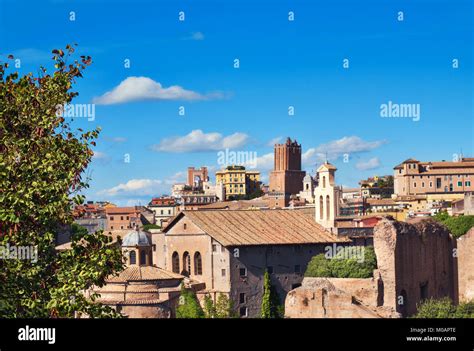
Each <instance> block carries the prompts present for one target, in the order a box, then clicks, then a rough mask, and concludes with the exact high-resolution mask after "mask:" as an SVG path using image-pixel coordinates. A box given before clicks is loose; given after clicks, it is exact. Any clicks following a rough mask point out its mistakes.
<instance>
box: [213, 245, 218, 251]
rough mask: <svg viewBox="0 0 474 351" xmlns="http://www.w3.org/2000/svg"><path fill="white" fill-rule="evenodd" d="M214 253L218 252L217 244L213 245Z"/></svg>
mask: <svg viewBox="0 0 474 351" xmlns="http://www.w3.org/2000/svg"><path fill="white" fill-rule="evenodd" d="M212 252H217V245H216V244H212Z"/></svg>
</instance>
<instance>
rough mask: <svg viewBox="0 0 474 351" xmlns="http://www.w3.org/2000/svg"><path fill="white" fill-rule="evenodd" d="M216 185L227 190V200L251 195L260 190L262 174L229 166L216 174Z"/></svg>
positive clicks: (240, 167)
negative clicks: (220, 185)
mask: <svg viewBox="0 0 474 351" xmlns="http://www.w3.org/2000/svg"><path fill="white" fill-rule="evenodd" d="M216 184H222V185H223V186H224V189H225V200H231V199H236V198H239V197H243V196H245V195H250V194H252V193H254V192H255V191H257V190H259V189H260V172H259V171H248V170H246V169H245V167H243V166H229V167H227V168H226V169H224V170H221V171H217V172H216Z"/></svg>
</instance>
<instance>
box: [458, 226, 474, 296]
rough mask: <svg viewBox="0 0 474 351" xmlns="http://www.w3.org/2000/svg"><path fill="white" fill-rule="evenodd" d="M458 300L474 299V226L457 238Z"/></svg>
mask: <svg viewBox="0 0 474 351" xmlns="http://www.w3.org/2000/svg"><path fill="white" fill-rule="evenodd" d="M457 249H458V251H457V257H458V281H459V301H460V302H466V301H471V300H474V257H473V256H474V228H471V229H470V230H469V231H468V232H467V233H466V234H465V235H463V236H462V237H460V238H459V239H458V240H457Z"/></svg>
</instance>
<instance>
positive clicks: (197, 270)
mask: <svg viewBox="0 0 474 351" xmlns="http://www.w3.org/2000/svg"><path fill="white" fill-rule="evenodd" d="M194 275H202V258H201V254H200V253H199V252H196V253H195V254H194Z"/></svg>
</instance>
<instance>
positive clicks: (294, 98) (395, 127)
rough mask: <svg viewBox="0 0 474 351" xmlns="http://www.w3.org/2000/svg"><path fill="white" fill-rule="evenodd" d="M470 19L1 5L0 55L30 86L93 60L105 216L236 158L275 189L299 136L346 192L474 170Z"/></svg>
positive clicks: (307, 10) (462, 15) (445, 3)
mask: <svg viewBox="0 0 474 351" xmlns="http://www.w3.org/2000/svg"><path fill="white" fill-rule="evenodd" d="M472 7H473V5H472V1H470V0H418V1H415V0H410V1H405V0H398V1H388V0H387V1H380V0H361V1H349V0H346V1H330V2H329V1H324V2H323V1H321V2H316V1H298V0H291V1H232V2H224V1H204V0H202V1H198V0H190V1H186V0H180V1H171V0H170V1H161V0H156V1H151V0H150V1H143V0H142V1H124V0H119V1H105V0H102V1H100V0H99V1H92V0H90V1H59V0H57V1H38V0H36V1H21V0H15V1H10V0H0V54H3V55H6V54H8V53H13V54H14V55H15V57H16V58H20V59H21V68H20V72H24V73H25V72H29V71H34V72H36V71H37V67H38V66H39V65H40V64H43V65H45V64H46V63H47V62H48V60H49V57H50V55H49V52H50V51H51V50H52V49H53V48H61V47H64V46H65V45H66V44H67V43H77V44H78V45H79V46H78V52H79V54H88V55H90V56H92V58H93V64H92V66H90V67H89V68H88V69H87V70H86V72H85V76H84V79H82V80H80V81H78V84H77V85H76V90H77V91H78V92H79V93H80V95H79V97H78V98H77V100H76V101H75V102H76V103H95V104H96V110H95V114H96V115H95V119H94V121H88V120H87V119H86V118H82V119H81V118H77V119H75V120H74V124H75V125H77V126H78V127H82V128H88V129H89V128H94V127H96V126H101V127H102V133H101V136H100V138H99V140H98V143H97V147H96V148H95V151H96V157H95V158H94V160H93V162H92V164H91V165H90V167H89V170H88V174H89V176H91V178H92V179H91V182H90V185H91V186H90V189H88V190H87V191H86V195H87V196H88V198H89V199H91V200H101V199H105V200H111V201H113V202H115V203H118V204H134V203H138V202H140V203H142V204H145V203H147V202H148V201H149V199H150V198H151V197H152V196H158V195H161V194H162V193H169V192H170V190H169V189H170V184H172V183H173V182H175V181H183V180H184V179H185V178H184V175H185V172H186V169H187V167H188V166H196V167H199V166H201V165H206V166H209V167H211V170H212V171H215V170H216V169H218V168H219V165H218V164H217V159H218V157H217V152H218V151H221V150H224V149H225V148H226V147H230V148H231V149H233V150H238V151H250V152H256V153H257V155H258V157H259V158H258V163H257V169H260V170H261V172H262V175H263V179H264V180H265V181H266V180H267V179H268V178H267V176H268V172H269V168H271V166H272V156H271V154H272V147H271V146H270V144H269V143H270V142H271V141H274V140H278V138H281V140H283V139H285V138H286V137H287V136H290V137H292V138H296V139H297V140H298V142H300V143H301V144H302V147H303V153H304V158H303V163H304V166H305V169H306V170H308V171H311V170H314V169H315V168H316V165H317V164H318V163H319V162H321V161H322V160H323V159H324V158H325V156H326V154H327V155H328V158H329V160H330V161H331V162H333V163H334V164H335V165H336V166H337V167H338V172H337V182H338V183H339V184H341V185H345V186H354V185H357V182H358V181H359V180H360V179H363V178H365V177H367V176H372V175H375V174H378V175H381V174H391V173H392V168H393V167H394V166H395V165H396V164H398V163H400V162H401V161H403V160H404V159H406V158H409V157H414V158H417V159H420V160H442V159H446V160H450V159H452V158H453V154H456V153H460V152H461V150H462V152H463V154H464V155H466V156H473V155H474V152H473V150H474V144H473V126H474V122H473V121H474V119H473V109H472V102H473V95H472V94H473V75H472V73H473V71H472V54H473V52H472V50H473V49H472V48H473V45H472V44H473V43H472V33H473V9H472ZM71 11H74V13H75V16H76V18H75V21H71V20H70V12H71ZM180 11H184V13H185V20H184V21H179V18H178V14H179V12H180ZM289 11H293V12H294V21H289V20H288V13H289ZM399 11H402V12H403V17H404V18H403V21H399V20H398V15H399V14H398V13H399ZM20 14H21V20H19V19H18V18H19V17H18V16H19V15H20ZM236 58H237V59H239V60H240V67H239V68H234V59H236ZM126 59H129V60H130V68H125V67H124V60H126ZM344 59H348V60H349V68H348V69H345V68H344V67H343V60H344ZM453 59H458V60H459V67H458V68H453ZM120 84H121V85H120ZM119 85H120V86H119ZM169 87H174V88H171V89H168V88H169ZM114 89H115V90H114ZM107 92H110V94H108V95H105V94H106V93H107ZM389 101H392V102H393V103H399V104H417V105H418V106H419V107H420V120H419V121H416V122H415V121H413V119H412V118H382V117H381V115H380V106H381V105H382V104H386V103H388V102H389ZM180 106H184V108H185V115H184V116H180V115H179V113H178V112H179V107H180ZM289 106H294V109H295V114H294V115H292V116H291V115H289V114H288V107H289ZM193 131H194V132H193ZM125 154H128V155H130V162H129V163H127V162H124V155H125ZM344 154H348V155H349V161H348V162H344V160H343V155H344Z"/></svg>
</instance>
